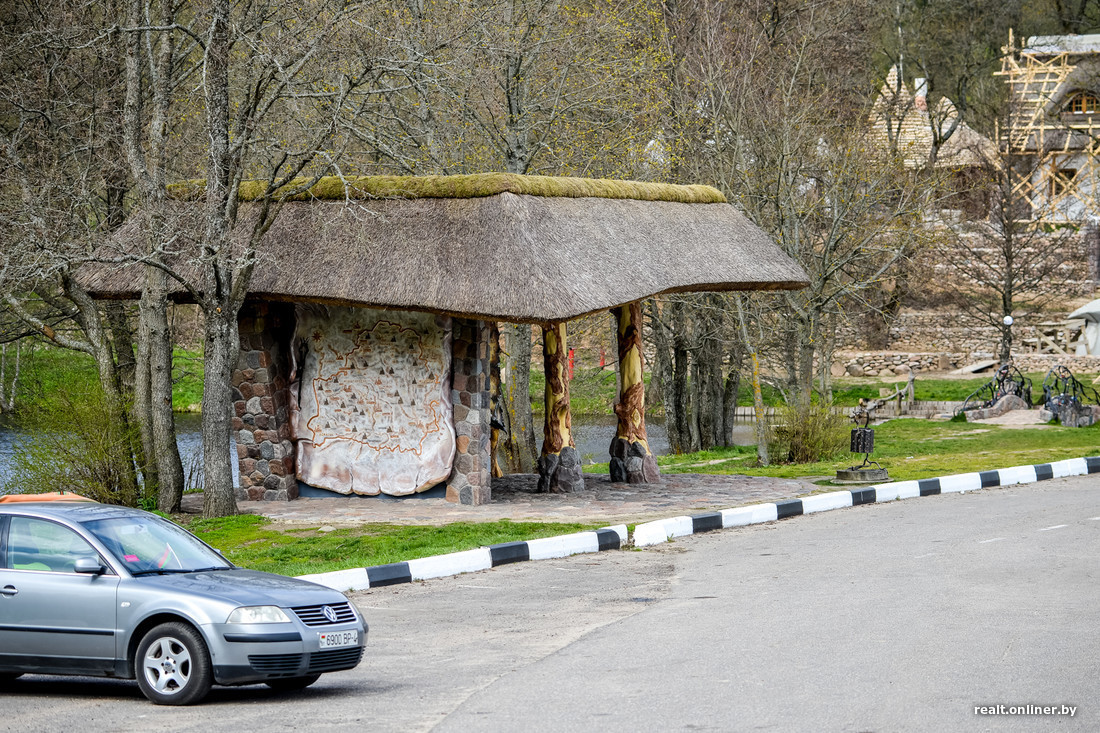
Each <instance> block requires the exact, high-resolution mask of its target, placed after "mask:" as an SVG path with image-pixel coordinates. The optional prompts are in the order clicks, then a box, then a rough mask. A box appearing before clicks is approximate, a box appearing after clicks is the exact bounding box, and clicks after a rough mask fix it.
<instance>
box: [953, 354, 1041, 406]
mask: <svg viewBox="0 0 1100 733" xmlns="http://www.w3.org/2000/svg"><path fill="white" fill-rule="evenodd" d="M1008 395H1016V396H1017V397H1019V398H1020V399H1022V400H1023V401H1024V402H1026V403H1027V406H1028V408H1031V407H1032V402H1031V380H1030V379H1029V378H1027V377H1025V376H1024V375H1023V374H1021V373H1020V370H1019V369H1017V368H1016V367H1014V366H1013V365H1012V364H1002V365H1001V367H1000V368H999V369H998V370H997V372H996V374H994V375H993V379H991V380H989V381H988V382H986V383H985V384H983V385H982V386H981V387H978V389H976V390H974V391H973V392H972V393H971V394H970V396H969V397H967V398H966V401H965V402H963V405H962V407H960V408H959V409H958V410H957V411H956V412H955V414H956V415H958V414H961V413H964V412H968V411H970V410H981V409H984V408H986V407H992V406H993V405H995V404H997V402H998V401H1000V400H1001V399H1002V398H1004V397H1007V396H1008Z"/></svg>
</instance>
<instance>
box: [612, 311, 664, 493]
mask: <svg viewBox="0 0 1100 733" xmlns="http://www.w3.org/2000/svg"><path fill="white" fill-rule="evenodd" d="M611 312H612V313H614V314H615V317H616V318H617V319H618V322H619V327H618V328H617V329H616V331H617V332H618V336H619V384H620V385H621V386H620V391H619V399H618V402H616V403H615V414H616V415H618V417H619V425H618V429H617V430H616V432H615V438H614V439H613V440H612V441H611V463H610V469H611V480H612V481H615V482H620V483H622V482H625V483H631V484H651V483H656V482H657V481H659V480H660V477H661V475H660V472H659V471H658V470H657V459H656V458H654V457H653V454H652V453H650V452H649V441H648V439H647V438H646V432H645V383H644V382H643V381H642V377H643V376H644V374H645V361H644V359H643V357H642V304H641V302H639V301H635V302H633V303H630V304H629V305H624V306H622V307H620V308H614V309H612V311H611Z"/></svg>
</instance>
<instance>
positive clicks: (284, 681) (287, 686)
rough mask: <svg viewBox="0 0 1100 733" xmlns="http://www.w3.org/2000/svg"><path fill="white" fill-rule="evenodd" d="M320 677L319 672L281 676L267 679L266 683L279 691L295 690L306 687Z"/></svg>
mask: <svg viewBox="0 0 1100 733" xmlns="http://www.w3.org/2000/svg"><path fill="white" fill-rule="evenodd" d="M319 679H321V675H319V674H307V675H306V676H305V677H281V678H279V679H274V680H267V681H266V682H264V684H265V685H267V686H268V687H270V688H271V689H272V690H275V691H277V692H294V691H295V690H304V689H306V688H307V687H309V686H310V685H312V684H313V683H314V682H316V681H317V680H319Z"/></svg>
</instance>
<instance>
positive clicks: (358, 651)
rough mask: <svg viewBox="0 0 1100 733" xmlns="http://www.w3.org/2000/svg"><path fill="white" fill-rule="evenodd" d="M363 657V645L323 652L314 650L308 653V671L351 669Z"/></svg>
mask: <svg viewBox="0 0 1100 733" xmlns="http://www.w3.org/2000/svg"><path fill="white" fill-rule="evenodd" d="M362 658H363V647H361V646H357V647H352V648H351V649H330V650H328V651H324V652H314V653H313V654H311V655H309V671H310V673H311V674H312V673H315V672H332V671H335V670H337V669H351V668H352V667H354V666H355V665H357V664H359V660H360V659H362Z"/></svg>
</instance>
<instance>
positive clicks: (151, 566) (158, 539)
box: [84, 515, 233, 575]
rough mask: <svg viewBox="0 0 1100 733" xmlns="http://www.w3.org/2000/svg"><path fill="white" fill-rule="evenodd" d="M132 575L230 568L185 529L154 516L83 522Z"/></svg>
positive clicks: (228, 564) (223, 559) (220, 557)
mask: <svg viewBox="0 0 1100 733" xmlns="http://www.w3.org/2000/svg"><path fill="white" fill-rule="evenodd" d="M84 526H85V527H87V528H88V530H89V531H90V532H91V533H92V534H94V535H95V536H96V537H97V538H98V539H99V540H100V541H101V542H102V543H103V544H104V545H106V546H107V547H108V548H109V549H110V550H111V553H112V554H113V555H114V556H115V557H116V558H118V561H119V562H120V563H122V565H124V566H125V567H126V568H127V569H128V570H129V571H130V574H131V575H147V574H151V573H193V572H196V571H199V570H228V569H229V568H231V567H233V566H232V565H231V564H230V563H228V562H226V560H225V558H223V557H222V556H221V555H219V554H218V553H216V552H214V551H213V550H212V549H210V548H209V547H207V546H206V545H204V544H203V543H202V542H201V541H199V539H198V538H197V537H195V536H194V535H192V534H191V533H190V532H188V531H187V530H185V529H183V528H181V527H178V526H176V525H175V524H172V523H171V522H169V521H166V520H164V519H161V518H160V517H157V516H154V515H146V516H131V517H116V518H114V519H96V520H92V521H89V522H84Z"/></svg>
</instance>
